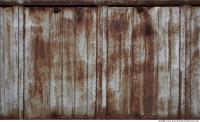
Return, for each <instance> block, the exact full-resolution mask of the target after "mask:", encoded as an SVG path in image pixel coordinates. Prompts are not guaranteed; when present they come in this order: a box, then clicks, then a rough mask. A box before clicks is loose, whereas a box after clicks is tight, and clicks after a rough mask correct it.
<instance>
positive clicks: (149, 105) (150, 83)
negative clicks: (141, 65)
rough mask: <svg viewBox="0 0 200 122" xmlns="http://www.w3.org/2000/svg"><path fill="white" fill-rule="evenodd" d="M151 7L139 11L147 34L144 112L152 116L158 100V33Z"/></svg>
mask: <svg viewBox="0 0 200 122" xmlns="http://www.w3.org/2000/svg"><path fill="white" fill-rule="evenodd" d="M148 9H149V8H138V9H137V10H138V13H139V14H140V15H141V16H142V18H143V19H144V23H143V22H142V23H140V24H144V25H145V26H144V32H143V33H144V36H145V82H144V114H145V116H147V117H150V118H151V117H152V113H153V112H154V110H153V108H154V105H155V103H154V102H156V100H155V99H154V98H155V97H154V95H155V93H154V84H155V79H154V51H155V50H154V36H155V34H156V31H155V29H154V28H153V25H152V22H151V21H152V20H151V17H150V15H149V14H148V11H147V10H148ZM155 85H156V84H155Z"/></svg>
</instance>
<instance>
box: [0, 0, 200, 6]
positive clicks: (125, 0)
mask: <svg viewBox="0 0 200 122" xmlns="http://www.w3.org/2000/svg"><path fill="white" fill-rule="evenodd" d="M0 5H25V6H47V5H52V6H55V5H60V6H64V5H75V6H84V5H86V6H87V5H112V6H116V5H118V6H119V5H120V6H155V5H164V6H165V5H200V1H199V0H1V1H0Z"/></svg>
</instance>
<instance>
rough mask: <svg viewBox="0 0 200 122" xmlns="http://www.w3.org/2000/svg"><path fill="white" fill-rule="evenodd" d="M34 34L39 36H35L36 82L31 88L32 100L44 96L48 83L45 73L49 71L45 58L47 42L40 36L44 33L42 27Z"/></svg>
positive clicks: (35, 30) (35, 29)
mask: <svg viewBox="0 0 200 122" xmlns="http://www.w3.org/2000/svg"><path fill="white" fill-rule="evenodd" d="M34 33H36V34H37V35H36V36H35V39H34V41H33V42H34V44H33V45H34V47H33V48H34V54H33V56H34V78H35V82H34V84H32V85H31V86H30V88H29V94H30V95H31V97H32V98H34V97H36V96H40V97H41V98H42V96H43V90H44V87H43V85H44V82H46V79H45V75H46V74H45V73H46V70H47V69H48V67H47V64H46V63H47V62H46V60H45V58H46V57H47V55H46V54H48V53H47V52H46V51H45V45H47V44H46V43H45V41H44V40H43V38H42V36H41V35H40V34H42V33H43V28H42V27H36V28H34Z"/></svg>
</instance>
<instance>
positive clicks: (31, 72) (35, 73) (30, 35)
mask: <svg viewBox="0 0 200 122" xmlns="http://www.w3.org/2000/svg"><path fill="white" fill-rule="evenodd" d="M48 10H49V8H25V25H24V27H25V37H24V38H25V40H24V49H25V52H24V60H25V62H24V72H25V73H24V87H25V88H24V99H25V101H24V105H25V106H24V109H25V110H24V111H25V112H24V117H25V118H26V119H38V118H46V117H47V115H48V110H49V92H50V91H49V77H50V76H49V24H48V23H49V22H48V21H49V19H48V18H49V15H48V14H47V11H48Z"/></svg>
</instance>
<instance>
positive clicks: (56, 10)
mask: <svg viewBox="0 0 200 122" xmlns="http://www.w3.org/2000/svg"><path fill="white" fill-rule="evenodd" d="M60 10H61V9H60V8H58V7H55V8H54V10H53V11H54V13H58V12H60Z"/></svg>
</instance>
